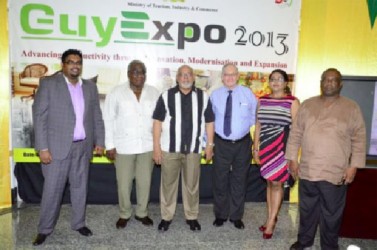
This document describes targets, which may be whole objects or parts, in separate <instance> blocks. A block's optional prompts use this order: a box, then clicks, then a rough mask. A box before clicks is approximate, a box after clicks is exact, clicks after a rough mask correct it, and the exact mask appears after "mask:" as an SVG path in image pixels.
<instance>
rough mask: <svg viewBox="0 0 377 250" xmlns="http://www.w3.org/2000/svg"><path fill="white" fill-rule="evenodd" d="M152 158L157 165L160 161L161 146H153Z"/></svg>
mask: <svg viewBox="0 0 377 250" xmlns="http://www.w3.org/2000/svg"><path fill="white" fill-rule="evenodd" d="M153 160H154V162H155V163H156V164H157V165H161V163H162V150H161V147H155V148H154V149H153Z"/></svg>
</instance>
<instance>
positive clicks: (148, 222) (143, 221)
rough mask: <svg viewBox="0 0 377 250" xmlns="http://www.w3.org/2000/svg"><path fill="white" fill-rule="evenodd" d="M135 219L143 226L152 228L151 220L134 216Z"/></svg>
mask: <svg viewBox="0 0 377 250" xmlns="http://www.w3.org/2000/svg"><path fill="white" fill-rule="evenodd" d="M135 219H136V220H138V221H140V222H141V223H143V225H145V226H152V225H153V220H152V219H151V218H149V217H148V216H145V217H139V216H136V215H135Z"/></svg>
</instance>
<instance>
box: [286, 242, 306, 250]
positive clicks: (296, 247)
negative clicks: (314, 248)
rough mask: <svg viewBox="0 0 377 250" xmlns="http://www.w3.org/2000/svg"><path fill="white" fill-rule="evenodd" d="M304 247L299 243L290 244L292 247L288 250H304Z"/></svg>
mask: <svg viewBox="0 0 377 250" xmlns="http://www.w3.org/2000/svg"><path fill="white" fill-rule="evenodd" d="M304 249H305V247H304V246H303V245H301V243H300V242H299V241H296V242H295V243H293V244H292V246H291V247H290V248H289V250H304Z"/></svg>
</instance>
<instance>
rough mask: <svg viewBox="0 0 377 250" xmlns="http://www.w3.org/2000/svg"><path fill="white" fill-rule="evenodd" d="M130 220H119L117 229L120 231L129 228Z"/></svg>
mask: <svg viewBox="0 0 377 250" xmlns="http://www.w3.org/2000/svg"><path fill="white" fill-rule="evenodd" d="M128 220H129V219H122V218H119V220H118V221H117V223H116V228H118V229H120V228H125V227H126V226H127V222H128Z"/></svg>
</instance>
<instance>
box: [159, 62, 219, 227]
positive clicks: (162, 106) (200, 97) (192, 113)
mask: <svg viewBox="0 0 377 250" xmlns="http://www.w3.org/2000/svg"><path fill="white" fill-rule="evenodd" d="M176 79H177V86H176V87H173V88H171V89H169V90H167V91H165V92H164V93H163V94H162V95H161V96H160V98H159V99H158V101H157V105H156V108H155V111H154V113H153V119H154V122H153V159H154V161H155V163H156V164H158V165H160V164H161V187H160V206H161V217H162V220H161V222H160V224H159V225H158V229H159V230H162V231H167V230H168V229H169V226H170V223H171V221H172V219H173V217H174V214H175V209H176V205H177V195H178V181H179V176H180V174H181V179H182V198H183V207H184V212H185V217H186V223H187V224H188V225H189V226H190V230H192V231H196V230H201V226H200V224H199V222H198V214H199V178H200V159H201V151H202V147H204V146H205V155H206V159H207V160H208V161H209V160H210V159H211V158H212V155H213V146H214V144H213V135H214V127H213V122H214V115H213V112H212V105H211V102H210V101H209V98H208V95H207V94H206V93H205V92H203V91H202V90H201V89H198V88H196V87H195V86H194V79H195V76H194V72H193V69H192V68H191V67H189V66H187V65H183V66H181V67H180V68H179V69H178V72H177V76H176ZM204 130H206V133H207V143H206V144H205V145H203V144H204V143H203V135H204Z"/></svg>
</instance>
